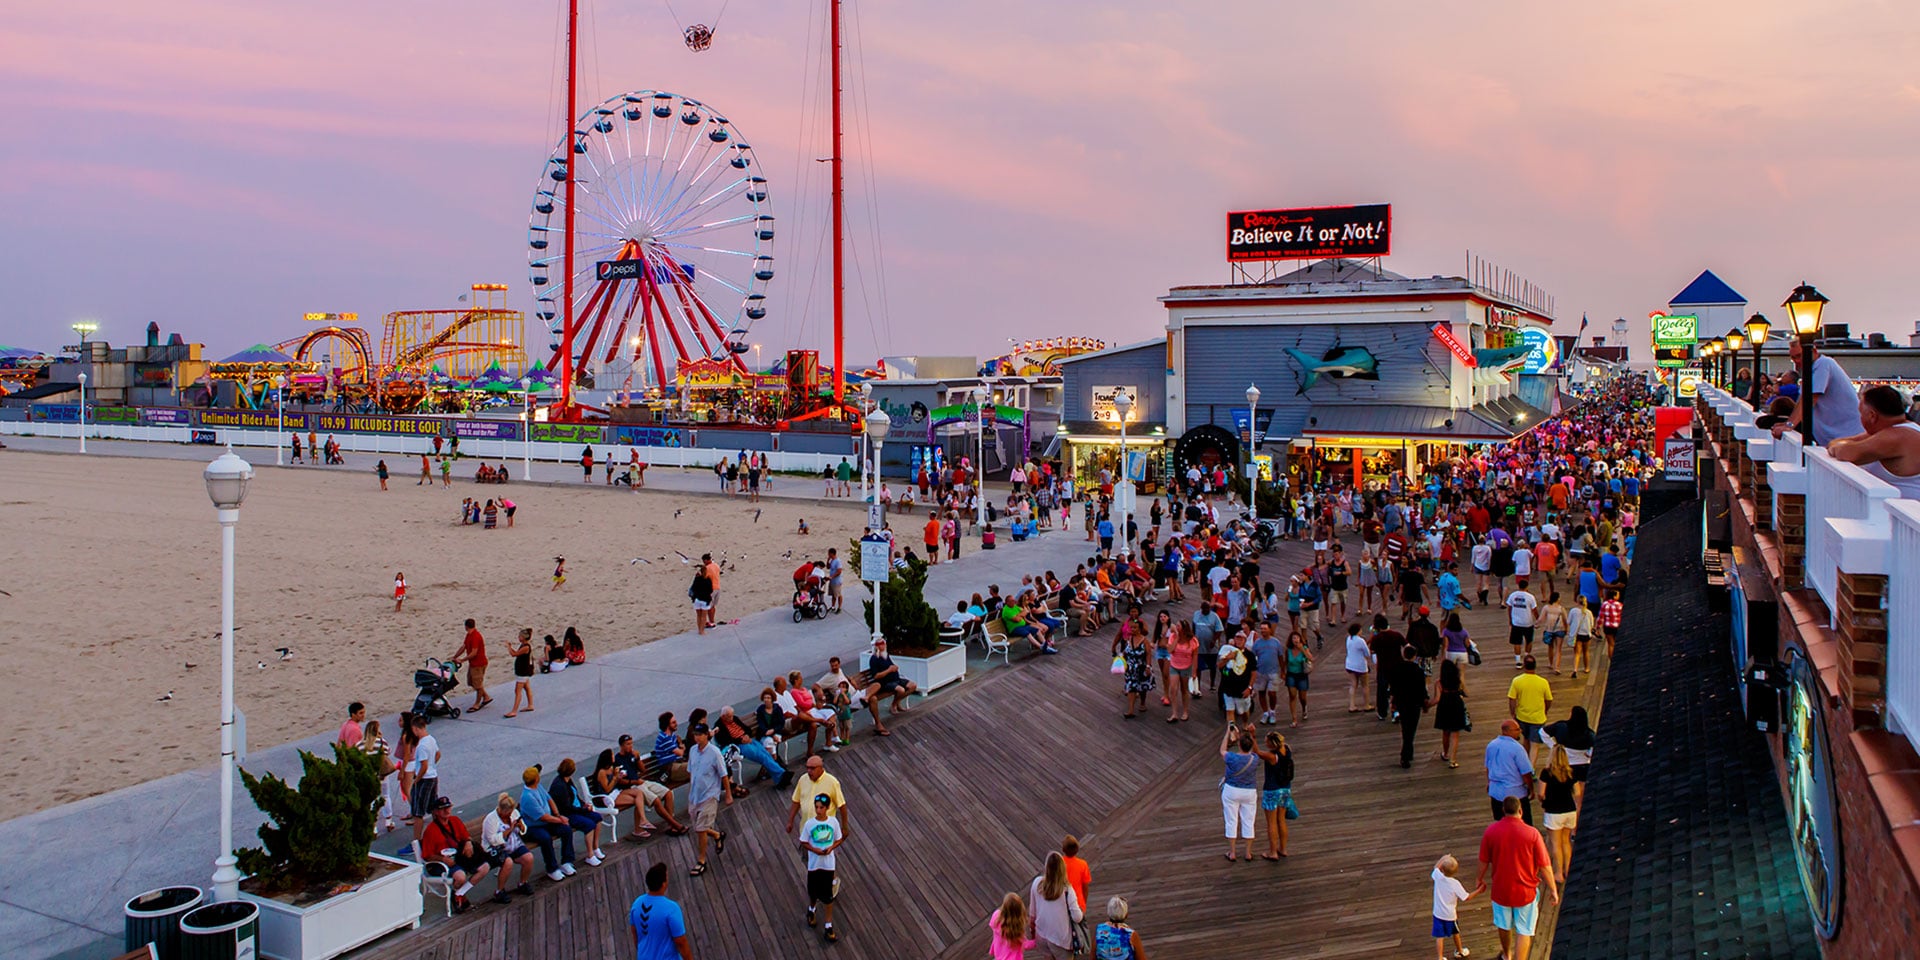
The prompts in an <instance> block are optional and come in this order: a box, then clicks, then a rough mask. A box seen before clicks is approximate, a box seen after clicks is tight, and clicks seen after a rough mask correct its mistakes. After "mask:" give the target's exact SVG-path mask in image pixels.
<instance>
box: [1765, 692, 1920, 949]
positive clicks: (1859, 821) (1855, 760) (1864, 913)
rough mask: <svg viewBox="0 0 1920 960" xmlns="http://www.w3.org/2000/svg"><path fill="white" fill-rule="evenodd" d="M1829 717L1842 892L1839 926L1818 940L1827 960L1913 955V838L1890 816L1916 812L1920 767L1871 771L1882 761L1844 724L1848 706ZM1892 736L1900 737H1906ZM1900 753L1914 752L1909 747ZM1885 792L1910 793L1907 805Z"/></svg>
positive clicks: (1918, 890)
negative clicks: (1908, 850)
mask: <svg viewBox="0 0 1920 960" xmlns="http://www.w3.org/2000/svg"><path fill="white" fill-rule="evenodd" d="M1826 716H1827V736H1828V737H1829V738H1830V739H1831V742H1832V743H1833V772H1834V786H1835V788H1836V792H1837V793H1838V795H1839V804H1840V850H1841V854H1840V857H1841V860H1840V869H1841V873H1842V875H1843V876H1844V877H1845V879H1844V881H1843V885H1842V887H1841V891H1840V897H1841V900H1840V927H1839V929H1838V930H1836V931H1835V932H1834V937H1833V939H1832V940H1828V941H1825V943H1824V944H1823V946H1824V948H1825V954H1826V956H1827V957H1828V958H1829V960H1856V958H1868V957H1889V958H1890V957H1911V956H1915V955H1916V947H1915V942H1914V932H1915V931H1920V887H1916V886H1915V884H1914V881H1913V878H1912V876H1911V875H1910V874H1909V873H1908V867H1907V859H1906V856H1905V854H1903V852H1902V849H1901V848H1902V846H1903V845H1909V844H1911V843H1912V838H1910V837H1907V836H1902V837H1901V838H1900V839H1899V840H1896V838H1895V831H1893V830H1892V829H1890V826H1889V821H1888V818H1889V816H1901V817H1906V818H1909V819H1910V818H1912V817H1913V816H1914V813H1915V810H1914V807H1913V806H1912V805H1911V798H1915V797H1920V792H1917V791H1916V790H1915V784H1914V781H1915V780H1917V779H1920V770H1904V771H1902V770H1879V771H1878V772H1875V773H1873V774H1872V775H1871V776H1870V775H1869V770H1870V769H1873V768H1877V767H1880V766H1882V765H1883V764H1882V763H1881V762H1880V757H1879V756H1877V755H1876V754H1873V753H1863V752H1862V750H1861V748H1860V746H1861V739H1860V738H1858V737H1854V736H1853V735H1852V733H1853V732H1852V731H1851V730H1849V729H1847V726H1848V718H1847V712H1846V711H1845V710H1828V711H1827V712H1826ZM1879 736H1887V735H1886V734H1879ZM1895 739H1899V740H1901V741H1902V742H1903V743H1904V739H1905V738H1895ZM1905 752H1906V754H1907V755H1908V757H1909V758H1911V756H1912V752H1913V751H1912V749H1911V748H1907V749H1906V751H1905ZM1778 756H1779V754H1778V753H1777V752H1776V753H1775V757H1776V758H1777V757H1778ZM1909 763H1911V764H1912V765H1914V766H1920V762H1915V761H1913V760H1911V759H1909V760H1907V761H1895V762H1894V764H1893V765H1894V766H1902V765H1907V764H1909ZM1876 788H1878V789H1876ZM1890 791H1892V792H1898V793H1904V794H1905V796H1906V797H1908V798H1910V799H1909V800H1908V802H1907V806H1906V809H1905V810H1901V811H1896V810H1888V809H1885V808H1883V807H1882V804H1883V803H1884V802H1886V801H1887V800H1889V799H1892V797H1890V796H1889V792H1890ZM1898 832H1899V833H1900V834H1903V835H1908V834H1915V833H1920V827H1914V826H1909V827H1908V828H1907V829H1903V830H1901V831H1898Z"/></svg>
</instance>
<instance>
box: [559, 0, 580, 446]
mask: <svg viewBox="0 0 1920 960" xmlns="http://www.w3.org/2000/svg"><path fill="white" fill-rule="evenodd" d="M579 32H580V0H567V115H566V117H565V118H564V119H565V120H566V128H565V131H564V132H563V133H562V134H561V135H560V143H561V144H562V146H561V149H562V150H565V151H566V154H565V156H566V158H567V191H566V194H567V196H566V205H567V211H566V221H567V222H566V230H567V252H566V257H565V262H564V263H563V264H562V266H563V268H564V269H565V270H566V271H567V275H566V276H565V277H563V278H561V281H560V283H561V304H560V308H561V311H562V312H561V314H560V412H561V418H562V419H565V420H571V419H573V333H574V329H573V194H574V190H573V186H574V176H573V118H574V117H575V116H576V115H577V114H576V111H575V109H574V99H573V98H574V74H575V72H576V70H577V69H578V67H579V62H580V53H579V50H580V45H579V42H578V34H579Z"/></svg>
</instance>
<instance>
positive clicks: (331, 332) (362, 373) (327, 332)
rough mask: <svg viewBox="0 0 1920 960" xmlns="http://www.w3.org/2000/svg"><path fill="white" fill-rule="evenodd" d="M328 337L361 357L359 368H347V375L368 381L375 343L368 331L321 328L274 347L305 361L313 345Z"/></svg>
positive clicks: (351, 328)
mask: <svg viewBox="0 0 1920 960" xmlns="http://www.w3.org/2000/svg"><path fill="white" fill-rule="evenodd" d="M327 337H333V338H334V339H336V340H339V341H341V342H342V343H345V344H346V345H347V347H348V349H351V350H352V351H353V352H354V354H355V355H356V356H358V357H359V360H360V364H359V366H357V367H347V368H346V369H345V371H344V373H345V375H346V376H347V377H352V376H353V375H354V374H358V375H359V379H362V380H365V379H367V377H368V374H369V372H370V371H371V369H372V367H373V342H372V341H371V340H369V339H368V338H367V331H365V330H362V329H360V328H359V327H321V328H320V329H318V330H313V331H310V332H308V333H303V334H301V335H300V336H297V337H289V338H287V339H285V340H282V341H280V342H279V343H277V344H275V345H274V349H276V350H279V351H281V352H282V353H288V352H290V353H292V354H293V358H294V359H295V360H302V361H304V360H306V359H307V355H308V354H309V353H311V352H312V350H313V345H314V344H315V343H318V342H320V341H321V340H323V339H325V338H327Z"/></svg>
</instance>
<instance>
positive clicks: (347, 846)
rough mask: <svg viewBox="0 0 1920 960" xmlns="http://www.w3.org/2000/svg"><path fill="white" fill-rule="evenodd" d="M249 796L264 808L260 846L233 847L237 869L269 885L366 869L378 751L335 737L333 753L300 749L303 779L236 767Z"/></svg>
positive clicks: (324, 880)
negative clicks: (329, 755)
mask: <svg viewBox="0 0 1920 960" xmlns="http://www.w3.org/2000/svg"><path fill="white" fill-rule="evenodd" d="M240 779H241V781H242V782H243V783H245V784H246V787H247V793H248V794H250V795H251V796H252V797H253V804H254V806H256V807H259V808H260V812H261V813H264V814H266V815H267V820H268V821H269V822H267V823H264V824H261V826H260V831H259V834H260V842H261V843H262V844H263V845H264V849H262V848H261V847H248V848H246V849H244V850H240V851H238V853H236V856H237V857H238V858H239V861H240V869H241V870H242V871H244V872H246V873H247V874H249V875H251V876H253V877H256V878H258V879H259V880H260V881H261V883H262V884H264V885H265V886H266V887H267V888H269V889H273V890H290V889H298V888H301V887H304V886H307V885H310V884H331V883H335V882H338V881H353V880H360V879H362V878H364V877H365V876H366V875H367V873H368V869H369V868H368V865H367V851H368V850H370V849H372V847H373V837H374V826H375V820H374V818H375V812H376V810H377V809H378V806H379V803H380V758H379V757H378V756H375V755H373V754H369V753H364V752H362V751H361V750H359V749H357V748H354V747H348V746H343V745H341V744H338V743H336V744H334V745H333V759H332V760H327V759H324V758H322V757H319V756H316V755H314V754H312V753H309V752H307V751H305V750H302V751H300V787H299V789H297V790H296V789H294V788H293V787H292V786H289V785H288V784H287V782H286V781H285V780H282V779H280V778H279V777H278V776H275V775H274V774H271V773H269V774H267V775H266V776H265V777H255V776H254V775H253V774H250V773H248V772H247V771H246V770H244V769H243V770H241V771H240Z"/></svg>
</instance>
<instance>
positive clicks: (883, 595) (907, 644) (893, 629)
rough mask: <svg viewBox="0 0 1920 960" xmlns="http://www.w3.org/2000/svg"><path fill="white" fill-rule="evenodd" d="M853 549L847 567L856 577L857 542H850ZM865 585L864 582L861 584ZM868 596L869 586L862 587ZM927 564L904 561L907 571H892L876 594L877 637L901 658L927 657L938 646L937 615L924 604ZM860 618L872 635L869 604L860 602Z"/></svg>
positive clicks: (913, 558) (938, 614)
mask: <svg viewBox="0 0 1920 960" xmlns="http://www.w3.org/2000/svg"><path fill="white" fill-rule="evenodd" d="M850 542H851V543H852V544H853V549H852V550H851V551H850V552H849V555H848V558H847V561H848V563H847V566H848V569H849V570H852V571H854V573H855V574H856V575H857V574H858V572H859V570H860V547H861V543H860V541H859V540H858V539H854V540H852V541H850ZM861 582H862V583H866V581H864V580H863V581H861ZM866 587H867V592H868V594H869V595H871V594H872V592H873V584H871V583H866ZM926 589H927V562H926V561H925V560H922V559H920V558H918V557H909V558H907V568H906V569H905V570H901V569H898V568H895V569H894V570H893V575H892V576H891V577H889V578H888V579H887V582H886V583H884V584H881V590H880V633H881V634H882V635H883V636H885V637H886V638H887V646H888V647H889V648H891V649H892V651H893V652H894V653H896V654H899V655H901V656H907V657H930V656H933V655H934V653H936V652H938V650H939V645H940V613H939V611H937V610H935V609H933V604H930V603H928V602H927V596H926ZM860 606H861V611H862V613H861V615H862V616H864V617H865V618H866V624H867V632H868V634H869V635H871V634H872V632H873V601H872V600H862V601H860Z"/></svg>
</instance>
